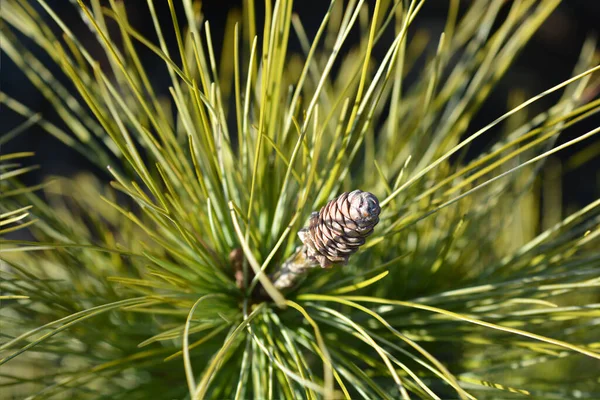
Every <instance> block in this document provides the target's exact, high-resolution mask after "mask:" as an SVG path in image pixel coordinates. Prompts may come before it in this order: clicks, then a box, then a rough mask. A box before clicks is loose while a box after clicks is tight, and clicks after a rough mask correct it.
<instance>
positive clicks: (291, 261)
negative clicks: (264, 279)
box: [270, 246, 319, 290]
mask: <svg viewBox="0 0 600 400" xmlns="http://www.w3.org/2000/svg"><path fill="white" fill-rule="evenodd" d="M306 252H307V247H306V246H300V247H297V248H296V252H295V253H294V254H292V256H291V257H290V258H288V259H287V260H285V262H284V263H283V264H282V265H281V267H280V268H279V269H278V270H277V271H275V272H274V273H273V274H271V276H270V278H271V281H272V282H273V285H274V286H275V287H276V288H277V289H279V290H289V289H292V288H293V287H294V286H296V284H297V283H298V281H299V280H300V279H301V278H303V277H305V276H306V274H307V273H308V271H310V270H311V269H312V268H315V267H317V266H318V265H319V264H318V263H317V262H316V261H315V260H314V259H312V258H310V257H308V255H307V253H306Z"/></svg>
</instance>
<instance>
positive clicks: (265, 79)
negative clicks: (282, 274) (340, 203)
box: [0, 0, 600, 399]
mask: <svg viewBox="0 0 600 400" xmlns="http://www.w3.org/2000/svg"><path fill="white" fill-rule="evenodd" d="M77 3H78V4H74V5H73V7H74V8H73V10H74V12H79V13H80V15H81V18H83V19H84V21H86V23H87V25H88V27H89V29H90V31H91V34H92V35H93V37H94V40H95V41H96V43H94V46H95V47H96V48H100V49H102V54H103V58H102V59H103V60H106V61H105V62H101V61H100V60H99V59H97V58H95V57H96V55H95V54H93V53H92V51H91V47H90V46H89V45H86V43H82V42H81V40H80V38H78V37H77V36H76V35H75V34H74V33H73V32H72V31H71V30H70V28H69V26H67V25H66V24H65V23H64V22H63V21H62V20H61V19H60V17H59V16H58V15H57V14H56V13H55V12H54V11H53V10H52V8H50V7H49V6H48V4H47V3H46V2H45V1H44V0H26V1H25V0H4V1H3V2H2V14H1V16H0V23H1V24H2V30H1V33H0V35H1V37H0V43H1V48H2V52H3V55H4V56H6V57H8V58H10V59H11V60H12V61H13V62H14V63H16V64H17V65H18V66H19V68H20V69H21V70H22V71H23V73H24V74H26V75H27V77H28V78H29V80H30V81H31V82H32V83H33V85H35V87H36V88H37V89H38V90H39V91H40V92H41V93H42V94H43V95H44V96H45V98H46V99H47V100H48V101H49V102H50V103H51V104H52V105H53V107H54V108H55V109H56V112H57V113H58V115H59V116H60V118H61V120H62V122H63V123H64V126H58V125H56V124H54V123H52V122H51V121H49V120H47V119H45V118H44V116H43V115H42V114H40V113H37V112H36V111H37V110H31V109H29V108H27V107H26V106H25V105H24V104H21V103H20V102H19V101H18V100H17V99H15V98H13V97H11V96H10V95H8V94H7V93H1V94H0V96H1V98H0V100H1V102H2V108H3V109H4V110H5V111H10V112H15V113H18V114H20V115H22V116H23V121H24V122H23V123H22V124H21V125H19V126H17V127H15V128H14V129H12V130H10V131H9V132H5V133H4V134H3V135H2V136H1V137H0V144H1V143H5V142H6V141H8V140H10V139H11V138H13V137H15V136H16V135H26V134H27V131H28V129H30V128H31V127H32V126H33V125H37V126H40V127H41V128H43V129H44V130H45V131H47V133H48V134H49V135H53V136H54V137H56V138H57V139H59V140H61V141H62V142H64V143H65V144H66V145H68V146H70V147H72V148H73V149H74V150H76V151H78V152H80V153H81V154H83V155H85V156H86V157H87V158H88V159H89V160H90V161H91V162H92V163H93V164H95V165H97V166H99V167H102V168H103V169H105V170H106V167H108V169H107V177H100V178H98V177H94V176H92V175H90V174H74V175H73V176H71V177H56V178H54V179H53V180H51V181H48V182H45V183H44V184H43V185H40V186H38V187H26V186H23V185H22V184H20V183H19V178H20V177H21V176H22V175H23V174H26V173H27V172H29V171H31V170H32V169H33V168H36V167H35V166H30V165H29V164H28V162H27V161H28V160H27V157H29V156H31V153H27V152H23V153H16V154H2V155H0V163H1V164H0V168H1V169H0V180H1V182H0V185H1V186H0V188H1V191H2V193H1V198H2V201H1V202H0V234H2V235H3V239H2V242H1V246H2V247H1V250H2V253H1V255H0V257H1V259H2V262H3V263H2V268H1V271H0V273H1V274H2V280H1V282H0V289H1V292H2V293H1V297H0V299H1V300H2V309H1V311H0V318H1V320H0V321H1V324H2V330H1V331H2V340H1V342H0V385H2V391H4V390H6V391H7V392H8V393H13V394H14V395H15V396H17V397H19V396H30V398H55V399H64V398H82V399H85V398H110V399H148V398H157V399H158V398H164V399H174V398H189V399H203V398H211V399H225V398H227V399H230V398H231V399H262V398H274V399H284V398H289V399H291V398H306V399H317V398H349V399H358V398H365V399H395V398H401V399H409V398H434V399H448V398H461V399H474V398H490V399H491V398H522V397H527V396H529V397H535V398H544V399H564V398H572V397H578V398H598V397H599V396H600V335H599V333H598V332H599V331H600V328H598V325H599V324H600V304H599V300H600V296H599V295H600V292H599V286H600V278H599V276H600V253H599V252H598V248H600V241H599V237H600V200H597V201H595V202H593V203H591V204H589V205H587V206H586V207H584V208H582V209H579V210H576V211H575V212H574V213H572V214H570V215H568V216H567V217H566V218H564V219H562V220H559V221H554V222H553V223H552V224H547V223H546V222H545V221H546V219H545V217H544V215H540V208H539V195H540V187H541V186H544V182H543V179H542V178H541V175H540V171H541V169H542V167H543V165H544V164H545V163H546V161H547V159H548V157H549V156H551V155H553V154H555V153H557V152H559V151H561V150H563V149H565V148H567V147H569V146H572V145H574V144H576V143H580V142H584V141H585V140H587V139H589V138H590V137H591V136H593V135H595V134H597V133H598V132H599V131H600V128H596V129H593V130H591V131H583V130H580V131H579V132H580V134H579V135H578V136H577V137H575V138H574V139H572V140H568V141H566V142H564V143H562V142H557V138H558V137H559V135H560V133H561V132H562V131H563V130H565V129H567V128H571V127H573V129H577V124H578V123H579V122H581V121H582V120H584V119H586V118H588V117H589V116H592V115H594V114H595V113H597V112H598V111H599V110H600V100H599V99H597V98H596V97H594V93H597V88H598V86H599V85H600V80H599V79H598V74H597V73H596V72H597V71H598V70H599V69H600V65H598V54H597V52H596V44H595V42H594V41H593V40H589V41H588V42H586V44H585V46H584V47H583V48H582V50H581V56H580V60H579V62H578V64H577V66H576V68H575V70H574V71H573V75H572V77H571V78H569V79H567V80H565V81H564V82H560V83H557V84H556V85H555V86H553V87H550V88H548V90H546V91H544V92H542V93H539V94H537V95H535V96H533V97H531V98H529V99H520V98H519V96H514V97H513V100H514V101H511V104H509V106H508V107H507V109H508V111H503V110H498V117H497V119H495V120H493V121H490V122H489V124H488V125H486V126H483V127H481V126H475V124H473V123H472V122H473V121H472V120H473V118H474V116H475V115H476V113H477V111H478V110H479V109H480V108H481V107H482V105H483V104H485V102H486V100H487V99H488V98H489V96H490V93H491V92H492V90H493V88H494V87H495V85H496V84H497V83H498V81H499V80H500V79H501V78H502V77H503V75H504V74H505V73H506V71H507V70H508V68H509V67H510V66H511V64H512V63H513V61H514V60H515V58H516V57H517V56H518V54H519V52H520V51H522V50H523V48H524V46H525V45H526V43H527V42H528V40H529V39H530V38H531V37H532V35H533V34H534V33H535V32H536V30H537V29H538V28H539V27H540V25H541V24H542V23H543V22H544V20H545V19H546V18H547V17H548V16H549V15H550V14H551V13H552V12H553V10H554V9H555V8H556V7H557V5H558V3H559V1H558V0H540V1H526V0H524V1H515V2H505V1H502V0H475V1H471V2H469V4H468V7H467V9H466V11H465V12H464V13H463V12H461V13H459V12H458V11H459V6H460V4H459V1H458V0H453V1H449V2H448V6H449V9H448V19H447V23H446V26H445V28H444V33H443V34H442V35H441V36H440V37H439V38H429V39H428V38H426V37H425V36H424V35H422V34H420V33H419V32H418V31H414V30H413V29H409V28H410V27H411V25H413V24H414V22H415V21H416V20H418V18H419V12H420V11H421V9H422V7H423V3H424V0H421V1H417V0H411V1H392V0H387V1H386V0H377V1H370V2H366V1H363V0H351V1H349V2H342V1H339V0H338V1H332V2H331V4H330V6H329V8H328V10H327V12H326V13H325V14H324V15H323V16H322V18H323V19H322V22H321V25H320V27H319V28H318V30H317V31H315V32H307V31H306V30H305V28H304V26H303V23H302V13H301V12H300V10H301V7H298V10H299V12H300V13H299V14H296V13H295V11H296V8H294V7H295V6H293V4H292V1H291V0H277V1H274V2H272V1H266V2H265V4H264V7H263V6H262V5H261V7H258V6H257V5H255V4H254V3H255V2H254V0H247V1H245V2H244V7H243V10H242V12H241V13H236V12H232V14H231V18H230V19H229V20H228V25H227V27H226V33H225V38H224V39H223V40H222V39H221V38H215V37H213V36H212V35H211V25H210V21H205V20H204V18H203V15H202V13H201V8H200V7H199V3H196V2H193V1H192V0H182V1H181V2H174V1H172V0H168V5H169V9H170V11H171V15H170V16H164V15H161V16H159V15H157V12H156V9H155V4H154V3H155V2H154V1H153V0H148V2H147V6H148V8H149V15H150V16H151V18H152V19H153V23H154V27H155V30H156V37H155V38H146V37H144V36H142V35H141V34H140V33H139V32H137V31H136V30H135V29H134V28H133V27H132V26H131V25H130V23H129V22H128V15H127V10H128V9H127V7H126V5H125V3H126V2H120V1H116V0H109V1H106V2H104V1H100V0H91V2H86V3H84V2H83V1H81V0H78V1H77ZM259 12H264V21H265V23H264V25H259V23H258V22H257V21H259V20H263V19H262V18H258V15H257V13H259ZM501 13H504V15H503V16H502V17H501V16H500V14H501ZM178 15H182V16H184V18H178ZM163 17H167V18H170V19H171V23H170V24H168V25H167V24H164V23H163V22H164V21H162V19H163ZM159 19H161V20H160V21H159ZM166 29H170V30H172V31H171V32H174V34H175V36H176V40H177V47H175V48H173V47H168V46H167V44H166V41H165V35H166V32H165V30H166ZM351 35H358V36H359V37H360V41H359V43H358V44H357V45H353V44H351V43H350V42H349V37H350V36H351ZM427 40H429V41H430V43H431V44H432V45H431V46H430V45H429V44H428V43H427ZM217 41H222V49H223V50H222V54H221V57H220V60H218V59H217V58H216V52H215V47H214V43H215V42H217ZM292 41H293V42H298V43H300V45H301V46H300V48H301V49H302V52H301V53H292V52H291V50H290V49H291V44H290V43H291V42H292ZM32 44H34V45H35V47H36V51H35V52H32ZM142 50H143V51H148V50H149V51H151V52H152V53H153V54H154V55H155V62H156V63H157V64H160V65H162V66H164V68H165V69H166V71H167V72H168V74H169V77H170V88H169V89H170V90H169V93H168V96H159V95H158V94H157V92H156V90H155V87H154V86H153V76H152V75H151V68H150V67H151V66H150V65H144V64H142V62H141V61H140V56H139V52H140V51H142ZM374 52H377V54H381V57H379V56H377V57H376V56H375V55H374ZM40 54H44V58H43V59H44V60H45V61H44V62H42V61H41V60H42V58H41V57H40ZM48 62H51V63H54V64H56V65H57V66H59V67H60V70H61V71H62V73H64V74H65V75H66V76H67V77H68V79H69V81H70V84H72V87H71V86H69V85H65V84H64V80H62V79H59V78H58V77H56V76H54V75H53V74H52V73H51V72H50V69H49V66H48ZM594 73H596V74H594ZM408 76H415V77H416V78H412V79H410V80H409V79H408ZM549 95H557V96H556V99H557V101H556V103H555V104H554V105H553V106H552V107H551V108H549V109H547V110H545V111H543V112H541V113H539V114H537V113H532V112H531V107H530V105H532V104H533V103H535V102H536V101H538V100H540V99H542V98H545V97H546V96H549ZM482 140H484V141H486V142H492V143H493V144H492V145H491V146H489V147H486V148H485V150H484V151H483V152H482V154H481V155H480V156H479V157H478V158H476V159H471V158H470V157H467V156H466V155H467V150H468V149H469V148H470V147H471V146H472V145H474V144H478V143H482V142H481V141H482ZM558 143H562V144H558ZM42 168H43V166H42ZM108 182H110V183H108ZM356 189H360V190H363V191H368V192H372V193H374V194H375V195H376V196H377V197H378V198H379V200H380V206H381V214H380V215H379V219H380V220H379V223H378V225H377V226H376V227H375V229H374V231H373V233H372V234H371V235H370V236H369V238H368V239H367V241H366V243H365V244H364V245H363V246H361V248H360V250H359V251H358V252H357V253H356V254H354V255H352V256H351V257H350V258H349V262H348V264H347V265H343V266H342V265H337V266H334V267H331V268H326V269H322V268H315V269H313V271H311V272H310V273H309V274H307V276H306V277H305V279H304V280H303V281H302V282H301V283H300V284H299V286H298V287H297V288H294V290H288V291H282V290H279V289H277V288H276V287H275V286H274V285H273V283H272V280H271V277H272V274H273V273H275V272H276V271H277V270H278V268H280V267H281V265H282V263H283V262H284V261H285V260H286V259H287V258H288V257H290V255H292V254H293V253H294V251H295V249H296V248H297V247H298V246H299V245H301V242H300V239H299V238H298V236H297V233H298V231H300V229H301V228H302V227H304V226H306V223H307V221H308V219H309V217H310V215H311V212H313V211H318V210H319V209H320V208H321V207H323V206H324V205H325V204H326V203H327V202H328V201H329V200H331V199H334V198H336V197H337V196H339V195H340V194H341V193H343V192H351V191H353V190H356ZM539 221H542V223H541V224H540V223H539ZM17 229H20V230H21V231H22V232H28V234H30V235H32V239H31V240H29V241H24V240H16V239H14V238H13V239H11V236H10V234H11V232H13V231H15V230H17ZM261 291H264V295H262V296H261V295H259V293H260V292H261Z"/></svg>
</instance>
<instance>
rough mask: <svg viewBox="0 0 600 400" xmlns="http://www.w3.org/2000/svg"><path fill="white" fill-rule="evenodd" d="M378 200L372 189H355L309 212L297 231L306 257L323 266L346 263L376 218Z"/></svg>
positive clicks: (374, 223)
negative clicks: (303, 223) (317, 210)
mask: <svg viewBox="0 0 600 400" xmlns="http://www.w3.org/2000/svg"><path fill="white" fill-rule="evenodd" d="M380 211H381V209H380V208H379V201H378V200H377V197H375V196H374V195H373V194H372V193H369V192H363V191H361V190H355V191H353V192H350V193H343V194H342V195H341V196H339V197H338V198H336V199H333V200H331V201H329V202H328V203H327V204H326V205H325V206H324V207H323V208H321V210H320V211H319V212H313V213H312V215H311V217H310V222H309V225H308V227H306V228H303V229H302V230H300V231H299V232H298V236H300V239H301V240H302V242H303V243H304V245H305V246H306V256H307V258H308V259H311V260H313V261H315V262H316V263H319V264H320V265H321V267H323V268H326V267H329V266H331V265H332V264H338V263H340V264H347V263H348V257H350V256H351V255H352V254H354V253H355V252H356V251H357V250H358V248H359V247H360V246H362V245H363V244H364V243H365V239H366V237H367V236H369V235H370V234H371V233H372V232H373V228H374V227H375V225H377V223H378V222H379V212H380Z"/></svg>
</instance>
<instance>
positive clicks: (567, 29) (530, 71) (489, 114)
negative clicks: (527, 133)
mask: <svg viewBox="0 0 600 400" xmlns="http://www.w3.org/2000/svg"><path fill="white" fill-rule="evenodd" d="M47 3H48V4H49V5H50V6H51V7H52V8H53V9H54V10H55V11H56V13H57V14H58V15H59V16H60V17H61V18H62V19H63V20H64V21H65V23H66V24H67V25H68V26H69V27H70V29H71V30H72V31H73V32H74V33H75V34H76V35H77V36H78V37H79V38H80V41H81V42H82V43H83V44H84V46H86V47H87V48H88V50H89V51H90V52H91V53H92V54H93V55H95V56H97V57H98V59H99V61H100V62H101V63H102V61H103V59H102V49H101V48H100V46H99V45H98V43H97V42H96V40H95V37H94V36H93V35H92V34H91V33H90V30H89V28H88V27H87V25H85V24H84V23H83V22H82V21H81V19H80V16H79V13H78V12H77V11H76V8H75V7H74V6H73V5H72V4H71V3H70V2H69V1H67V0H47ZM107 3H108V2H107ZM175 3H176V7H177V8H178V11H179V12H181V14H182V18H183V12H182V11H183V10H182V7H181V6H180V4H179V2H177V1H175ZM256 3H257V4H259V3H261V1H260V0H256ZM369 3H372V1H369ZM461 3H463V6H464V5H465V4H467V3H468V2H467V1H461ZM507 3H510V2H509V1H508V2H507ZM125 4H126V8H127V11H128V16H129V18H130V23H131V25H132V26H133V27H134V28H135V29H137V30H138V31H139V32H141V33H142V34H143V35H145V36H146V37H149V38H151V39H153V40H155V39H156V35H155V33H154V28H153V25H152V20H151V18H150V15H149V13H148V9H147V5H146V2H145V1H141V0H139V1H129V0H128V1H127V2H125ZM155 5H156V8H157V13H158V15H159V16H160V17H161V22H162V23H164V25H165V27H167V26H168V27H169V29H165V30H164V32H165V34H167V42H168V44H169V45H170V46H171V47H172V48H175V47H176V42H175V38H174V35H172V28H171V27H172V25H171V21H170V14H169V9H168V5H167V1H166V0H155ZM328 5H329V1H328V0H321V1H314V0H303V1H301V0H298V1H296V5H295V11H296V12H297V13H298V14H299V16H300V18H301V20H302V21H303V24H304V27H305V29H306V31H307V33H308V34H309V37H312V36H313V35H314V32H316V30H317V28H318V26H319V23H320V21H321V19H322V16H323V15H324V13H325V11H326V9H327V7H328ZM240 7H241V1H231V0H219V1H213V0H207V1H204V2H203V4H202V10H203V13H204V15H205V18H206V19H207V20H209V21H210V24H211V30H212V35H213V40H214V43H215V46H216V48H217V51H218V52H220V49H219V48H218V47H219V44H220V43H221V41H220V40H219V39H220V38H221V37H222V36H223V32H224V28H225V21H226V16H227V14H228V13H229V12H230V11H231V10H233V9H235V8H238V9H239V8H240ZM447 7H448V2H447V1H440V0H430V1H428V2H426V3H425V7H424V8H423V10H422V11H421V12H420V14H419V15H418V17H417V18H416V20H415V25H414V27H413V30H414V29H422V30H427V31H429V32H430V33H431V35H432V41H431V43H432V45H434V46H435V45H437V39H435V38H436V37H438V36H439V33H440V32H441V30H442V29H443V27H444V24H445V21H446V14H447ZM0 8H1V0H0ZM36 8H37V9H38V10H39V12H40V14H42V15H46V14H45V13H44V11H43V10H41V8H40V7H39V6H36ZM505 8H506V9H507V8H508V7H507V6H506V7H505ZM506 11H507V10H504V12H506ZM504 15H505V14H504ZM257 17H258V18H259V25H258V26H260V24H261V23H262V22H261V21H260V18H261V15H260V13H258V15H257ZM55 28H56V31H57V32H58V28H57V27H55ZM599 28H600V1H597V0H565V1H563V3H562V4H561V5H560V6H559V8H558V9H557V10H556V11H555V12H554V13H553V14H552V15H551V16H550V18H549V19H548V20H547V21H546V22H545V24H544V25H543V26H542V27H541V29H540V30H539V31H538V32H537V33H536V34H535V36H534V37H533V39H532V40H531V41H530V43H529V44H528V45H527V47H526V49H525V50H524V51H523V52H522V53H521V54H520V55H519V57H518V59H517V61H516V63H515V64H514V65H513V66H512V67H511V68H510V70H509V71H508V72H507V73H506V75H505V76H504V78H503V79H502V80H501V82H500V84H499V85H498V86H497V87H496V89H494V91H493V93H492V94H491V96H490V98H489V99H488V100H487V102H486V103H485V106H484V107H483V108H481V110H480V111H479V112H478V114H477V116H476V118H475V119H474V121H473V122H472V124H471V126H470V127H469V129H468V132H469V133H472V132H473V131H475V130H477V129H479V128H481V127H482V126H484V125H485V124H487V123H489V122H491V121H492V120H494V119H495V118H497V117H498V116H500V115H501V114H503V113H504V112H506V110H507V99H508V94H509V92H510V91H511V90H513V89H515V88H519V89H521V90H523V91H524V93H525V95H526V96H527V97H530V96H533V95H535V94H538V93H539V92H542V91H543V90H545V89H548V88H550V87H551V86H554V85H556V84H558V83H560V82H562V81H564V80H565V79H568V78H569V77H570V76H571V73H572V71H573V68H574V65H575V63H576V61H577V59H578V56H579V53H580V51H581V47H582V45H583V43H584V41H585V39H586V38H587V37H589V36H595V35H597V34H598V30H599ZM409 34H410V33H409ZM353 39H354V40H356V39H357V38H356V37H354V38H353ZM384 41H385V40H384ZM386 42H388V41H386ZM389 42H391V40H389ZM389 42H388V43H389ZM25 43H26V44H28V45H29V46H30V47H31V49H32V50H33V51H34V52H35V54H38V55H39V57H40V58H41V59H42V61H47V62H48V63H47V65H48V66H49V67H50V70H51V72H52V73H54V74H55V75H56V76H57V77H58V78H59V79H61V81H63V82H65V83H67V80H66V77H65V76H64V74H62V72H61V71H60V69H59V68H58V67H57V66H56V65H53V64H51V63H50V59H49V58H48V57H47V56H45V55H44V54H43V53H42V52H40V51H39V49H36V48H35V46H34V45H33V44H31V43H30V42H27V41H25ZM290 43H291V46H292V51H293V52H299V51H300V47H299V45H298V42H297V41H296V40H295V39H294V38H293V36H292V39H291V40H290ZM140 54H141V57H142V62H143V63H144V65H146V66H147V68H148V73H149V76H150V77H152V79H153V80H154V82H153V84H154V86H155V87H156V89H157V92H158V93H161V94H164V95H168V86H169V80H168V75H167V74H166V70H165V69H164V65H163V64H162V62H161V61H160V60H159V59H158V58H157V57H156V56H154V55H153V54H151V53H150V52H149V51H144V50H143V49H141V47H140ZM217 56H218V55H217ZM375 56H378V54H377V53H375ZM379 56H381V54H379ZM0 67H1V77H0V90H1V91H3V92H5V93H7V94H8V95H10V96H11V97H14V98H15V99H17V100H18V101H20V102H22V103H24V104H26V105H27V106H28V107H29V108H30V109H32V110H34V111H36V112H41V113H42V115H43V117H44V118H46V119H48V120H50V121H51V122H53V123H55V124H57V125H59V126H62V124H61V122H60V119H59V118H58V116H57V115H56V113H55V112H54V110H53V108H52V106H51V104H50V103H49V102H47V101H46V100H45V99H44V97H43V96H42V95H41V94H40V93H39V92H38V91H37V90H36V89H35V87H34V86H33V85H32V84H31V83H30V82H29V81H28V80H27V78H26V77H25V75H24V74H23V73H22V72H21V71H19V69H18V68H17V66H16V65H15V64H14V63H13V62H12V61H11V60H10V59H9V58H8V57H7V56H6V55H5V54H2V59H1V64H0ZM409 79H410V77H409ZM408 84H410V82H408ZM67 87H71V86H69V85H68V84H67ZM558 96H559V95H556V96H549V97H546V98H544V99H542V100H541V101H539V102H538V103H536V104H534V105H533V106H532V107H531V114H535V113H536V112H538V111H541V110H543V109H545V108H547V107H549V106H551V105H552V104H553V102H555V101H556V100H557V99H558ZM0 112H1V118H0V134H1V133H5V132H7V131H9V130H10V129H11V128H13V127H15V126H17V125H18V124H19V123H21V122H23V117H21V116H18V115H16V114H14V113H12V112H11V111H9V110H6V109H5V108H2V110H1V111H0ZM598 126H600V118H598V117H592V118H590V119H589V120H587V121H585V122H583V123H580V124H577V125H576V126H575V127H573V129H570V130H567V131H565V132H564V133H563V134H561V136H560V138H559V140H558V142H557V144H560V143H564V142H566V141H568V140H570V139H573V138H574V137H576V136H578V135H581V134H583V133H585V132H587V131H589V130H590V129H593V128H596V127H598ZM598 142H599V141H598V140H594V139H591V140H587V141H584V142H583V143H581V144H579V145H577V146H573V147H571V148H569V149H567V150H565V151H563V152H560V153H559V154H558V155H557V156H556V157H557V159H558V160H561V161H563V162H564V161H565V160H567V159H568V158H569V157H570V156H572V155H573V154H575V153H576V152H577V151H579V150H581V149H582V148H584V147H585V146H588V145H590V144H592V143H598ZM0 151H1V152H2V153H4V154H5V153H8V152H12V151H34V152H35V153H36V156H35V158H34V160H33V163H35V164H40V165H41V167H42V168H41V169H40V170H38V171H34V172H32V173H29V174H28V175H27V176H26V178H25V180H26V183H29V184H31V183H36V182H39V181H40V180H41V179H43V177H44V176H48V175H55V174H58V175H72V174H75V173H77V172H80V171H82V170H91V171H94V172H95V173H97V174H99V175H101V176H105V177H106V178H107V179H108V176H107V175H106V172H105V171H103V170H98V169H94V167H93V166H92V165H91V164H90V163H89V162H87V160H86V159H85V158H84V157H82V156H80V155H79V154H77V153H76V152H75V151H73V150H72V149H70V148H68V147H66V146H65V145H63V144H62V143H60V142H59V141H58V140H56V139H54V138H53V137H51V136H50V135H49V134H47V133H45V132H44V131H42V130H41V129H40V128H39V127H37V126H33V127H32V128H30V129H29V130H28V131H27V132H26V133H24V134H22V135H20V136H19V137H18V138H17V139H15V140H14V141H11V142H9V143H8V144H7V145H5V146H4V147H3V148H2V149H0ZM475 151H477V149H475ZM562 183H563V185H562V186H563V195H562V199H561V201H562V203H563V205H564V206H565V208H573V207H581V206H583V205H585V204H588V203H590V202H591V201H593V200H595V199H597V198H599V197H600V157H595V158H594V159H592V160H591V161H590V162H589V163H587V164H585V165H584V166H582V167H578V168H574V169H571V170H568V169H565V175H564V177H563V179H562Z"/></svg>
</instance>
